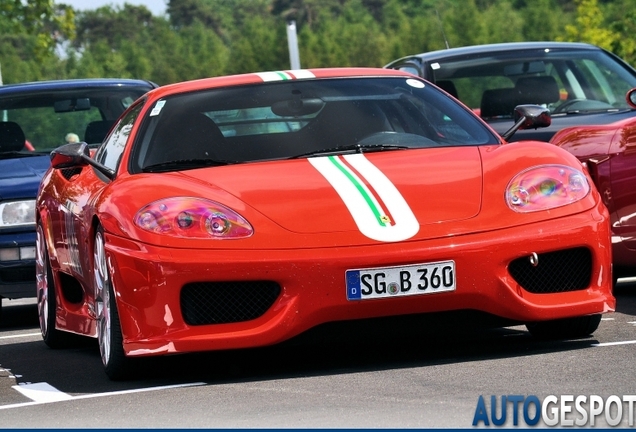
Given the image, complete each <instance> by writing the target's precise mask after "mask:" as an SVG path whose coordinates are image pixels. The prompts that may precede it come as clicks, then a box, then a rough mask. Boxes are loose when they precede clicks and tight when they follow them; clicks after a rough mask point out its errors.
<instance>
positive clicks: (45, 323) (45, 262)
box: [35, 223, 72, 348]
mask: <svg viewBox="0 0 636 432" xmlns="http://www.w3.org/2000/svg"><path fill="white" fill-rule="evenodd" d="M35 279H36V295H37V302H38V318H39V322H40V332H41V333H42V339H43V340H44V343H46V344H47V345H48V346H49V347H51V348H64V347H66V346H67V345H69V343H70V341H71V338H72V335H71V334H69V333H65V332H63V331H60V330H58V329H56V328H55V311H56V309H57V307H56V304H57V300H56V298H55V282H54V280H53V271H52V270H51V264H50V262H49V253H48V249H47V247H46V239H45V237H44V229H43V228H42V225H41V223H40V224H38V228H37V231H36V238H35Z"/></svg>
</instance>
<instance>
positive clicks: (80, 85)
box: [0, 78, 158, 96]
mask: <svg viewBox="0 0 636 432" xmlns="http://www.w3.org/2000/svg"><path fill="white" fill-rule="evenodd" d="M109 87H120V88H121V87H135V88H138V87H142V88H143V87H146V88H148V90H150V89H153V88H156V87H158V85H157V84H155V83H153V82H152V81H146V80H140V79H127V78H84V79H68V80H49V81H33V82H25V83H17V84H5V85H2V86H0V96H5V95H12V94H24V93H31V92H33V93H38V92H42V91H58V90H59V91H64V90H77V89H86V90H89V89H100V88H109Z"/></svg>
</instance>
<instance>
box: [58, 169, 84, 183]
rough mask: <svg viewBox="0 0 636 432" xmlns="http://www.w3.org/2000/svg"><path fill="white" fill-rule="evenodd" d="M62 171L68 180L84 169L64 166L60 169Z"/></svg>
mask: <svg viewBox="0 0 636 432" xmlns="http://www.w3.org/2000/svg"><path fill="white" fill-rule="evenodd" d="M60 172H61V173H62V176H64V178H65V179H66V180H70V179H71V178H72V177H73V176H74V175H77V174H79V173H81V172H82V169H81V168H63V169H61V170H60Z"/></svg>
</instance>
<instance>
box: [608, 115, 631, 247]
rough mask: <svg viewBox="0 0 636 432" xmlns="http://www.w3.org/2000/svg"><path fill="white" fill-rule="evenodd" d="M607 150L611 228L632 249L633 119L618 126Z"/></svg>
mask: <svg viewBox="0 0 636 432" xmlns="http://www.w3.org/2000/svg"><path fill="white" fill-rule="evenodd" d="M611 154H612V155H613V157H612V158H611V159H610V172H611V174H610V175H611V188H610V191H611V200H612V202H613V204H614V209H615V211H616V216H617V221H616V223H615V224H614V225H615V226H614V227H613V229H614V232H615V233H616V234H619V235H620V237H621V239H622V241H623V243H624V244H625V246H626V247H628V248H629V249H634V250H636V188H635V187H634V185H636V123H632V124H631V125H629V126H626V127H624V128H621V129H619V130H618V132H617V134H616V136H615V137H614V140H613V144H612V148H611Z"/></svg>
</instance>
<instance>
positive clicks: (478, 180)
mask: <svg viewBox="0 0 636 432" xmlns="http://www.w3.org/2000/svg"><path fill="white" fill-rule="evenodd" d="M547 113H548V111H547V110H546V109H545V108H541V107H539V106H521V107H518V108H517V116H518V118H517V120H518V121H517V123H516V126H515V127H518V128H534V127H540V126H545V125H547V124H549V114H547ZM51 159H52V168H51V169H50V170H49V171H48V172H47V173H46V174H45V177H44V179H43V181H42V184H41V187H40V191H39V195H38V198H37V216H36V218H37V227H38V242H37V245H38V246H37V275H38V303H39V312H40V323H41V330H42V335H43V337H44V340H45V342H46V343H47V344H48V345H50V346H52V347H56V346H62V345H64V343H65V339H66V338H65V337H66V336H67V333H76V334H81V335H86V336H90V337H95V338H97V339H98V341H99V347H100V351H101V355H102V360H103V363H104V367H105V370H106V373H107V374H108V375H109V376H110V377H111V378H113V379H120V378H123V377H127V376H129V374H130V371H132V370H134V368H133V365H134V364H135V358H136V357H140V356H151V355H162V354H172V353H185V352H193V351H203V350H225V349H234V348H242V347H255V346H263V345H268V344H275V343H278V342H281V341H284V340H286V339H289V338H291V337H293V336H295V335H298V334H300V333H301V332H304V331H306V330H308V329H310V328H312V327H315V326H317V325H319V324H322V323H326V322H333V321H342V320H357V319H365V318H373V317H386V316H395V315H406V314H422V313H428V312H436V311H461V310H468V311H470V310H472V311H480V312H483V313H486V314H490V315H494V316H496V317H501V318H505V319H509V320H514V321H515V322H519V323H526V324H527V326H528V328H529V330H530V331H531V332H532V333H533V334H535V335H539V336H546V335H549V336H555V337H556V336H558V337H578V336H585V335H588V334H590V333H591V332H593V331H594V330H595V329H596V328H597V326H598V324H599V321H600V315H601V314H602V313H605V312H611V311H613V310H614V306H615V299H614V297H613V296H612V291H611V288H612V284H611V281H612V274H611V258H612V257H611V247H610V228H609V215H608V211H607V208H606V207H605V205H604V204H603V202H602V200H601V197H600V196H599V194H598V192H597V191H596V189H595V188H593V187H591V179H590V178H589V177H588V175H587V173H586V171H585V169H584V167H583V166H582V164H581V163H580V162H579V160H578V159H577V158H576V157H574V156H573V155H572V154H570V153H568V152H567V151H565V150H562V149H560V148H558V147H556V146H554V145H551V144H548V143H541V142H518V143H515V144H513V145H507V144H506V142H504V141H503V140H502V138H501V137H500V136H499V135H498V134H497V133H495V132H494V131H493V130H492V129H491V128H490V127H489V126H488V125H487V124H486V123H484V122H483V121H482V120H481V119H480V118H478V117H477V116H476V115H475V114H474V113H472V112H471V110H469V109H468V108H466V107H465V106H463V105H462V104H461V103H460V102H458V101H457V100H455V99H453V98H451V97H449V96H448V95H447V94H446V93H445V92H443V91H441V90H440V89H439V88H437V87H435V86H434V85H432V84H430V83H429V82H427V81H425V80H423V79H421V78H417V77H414V76H413V75H411V74H408V73H405V72H401V71H396V70H389V69H358V68H351V69H314V70H294V71H280V72H266V73H253V74H246V75H240V76H228V77H217V78H209V79H202V80H197V81H191V82H184V83H179V84H173V85H168V86H165V87H160V88H158V89H155V90H152V91H150V92H148V93H147V94H146V95H144V96H143V97H141V98H140V99H139V100H137V101H136V102H135V103H134V104H133V105H132V106H130V107H129V108H128V110H127V111H126V112H125V113H124V114H123V115H122V116H121V117H120V119H119V120H118V121H117V122H116V124H115V125H114V127H113V128H112V129H111V131H110V132H109V134H108V136H107V138H106V140H105V141H104V143H103V144H101V146H100V147H99V148H97V149H96V150H94V151H93V150H92V149H89V148H88V147H87V145H86V144H84V143H79V144H69V145H66V146H63V147H60V148H58V149H57V150H55V151H54V152H53V153H52V154H51Z"/></svg>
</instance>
